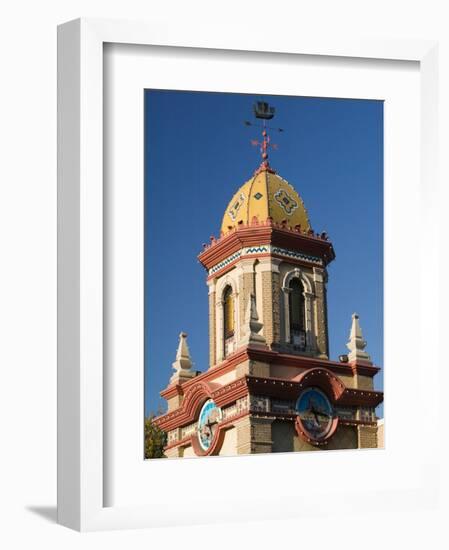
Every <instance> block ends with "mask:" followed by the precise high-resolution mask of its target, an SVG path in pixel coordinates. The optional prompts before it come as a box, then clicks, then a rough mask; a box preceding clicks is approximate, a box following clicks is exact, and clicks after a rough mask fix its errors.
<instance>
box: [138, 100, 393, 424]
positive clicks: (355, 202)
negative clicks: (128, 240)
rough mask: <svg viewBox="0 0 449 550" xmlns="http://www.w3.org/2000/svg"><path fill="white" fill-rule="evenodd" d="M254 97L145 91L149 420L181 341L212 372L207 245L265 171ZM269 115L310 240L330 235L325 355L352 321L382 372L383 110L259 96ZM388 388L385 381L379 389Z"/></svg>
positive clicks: (333, 351)
mask: <svg viewBox="0 0 449 550" xmlns="http://www.w3.org/2000/svg"><path fill="white" fill-rule="evenodd" d="M257 99H261V98H260V96H257V95H242V94H218V93H202V92H174V91H162V90H146V91H145V286H146V293H145V413H146V414H148V413H149V412H150V411H156V410H157V409H158V408H160V409H162V410H165V401H164V400H162V399H161V398H160V397H159V392H160V391H161V390H162V389H163V388H165V387H166V385H167V383H168V380H169V378H170V376H171V374H172V372H173V371H172V368H171V364H172V362H173V361H174V359H175V354H176V349H177V344H178V335H179V333H180V332H181V331H185V332H187V333H188V343H189V347H190V352H191V355H192V359H193V361H194V363H195V368H196V369H197V370H201V371H204V370H206V369H207V367H208V342H209V340H208V296H207V286H206V273H205V270H204V268H203V267H202V266H201V265H200V263H199V262H198V260H197V255H198V254H199V252H201V250H202V243H205V242H208V240H209V237H210V236H211V235H216V236H218V234H219V231H220V226H221V220H222V217H223V213H224V210H225V208H226V206H227V204H228V202H229V201H230V199H231V198H232V195H233V194H234V193H235V191H236V190H237V189H238V188H239V187H240V185H242V183H243V182H245V181H246V180H247V179H248V178H249V177H250V176H251V175H252V173H253V171H254V170H255V168H257V166H258V165H259V163H260V157H259V150H258V148H255V147H253V146H251V139H254V138H259V137H260V135H259V134H260V132H259V130H258V129H257V128H248V127H246V126H245V125H244V121H245V120H251V119H253V116H252V105H253V103H254V101H255V100H257ZM263 99H264V100H265V101H268V102H269V103H270V104H272V105H274V106H275V108H276V116H275V118H274V119H273V120H272V121H271V123H272V125H273V126H276V127H281V128H283V129H284V132H283V133H276V134H274V133H273V134H272V142H276V143H277V144H278V150H276V151H272V152H271V153H270V162H271V165H272V166H273V168H274V169H275V170H276V171H277V172H278V173H279V174H280V175H281V176H282V177H283V178H285V179H286V180H288V181H289V182H290V183H291V184H292V185H293V186H294V187H295V189H296V190H297V191H298V193H299V194H300V195H301V197H302V199H303V201H304V204H305V206H306V208H307V210H308V213H309V218H310V222H311V225H312V227H313V229H314V230H315V231H326V232H327V233H328V234H329V237H330V239H331V241H332V243H333V245H334V249H335V252H336V260H334V262H332V263H331V264H330V266H329V268H328V272H329V283H328V318H329V339H330V355H331V358H333V359H336V358H337V357H338V355H339V354H341V353H345V352H346V351H347V350H346V346H345V344H346V342H347V340H348V335H349V329H350V324H351V314H352V313H353V312H357V313H358V314H359V315H360V323H361V327H362V331H363V334H364V337H365V339H366V340H367V341H368V346H367V351H368V353H370V354H371V358H372V360H373V361H374V363H375V364H377V365H379V366H382V365H383V103H382V102H381V101H371V100H352V99H327V98H309V97H285V96H264V97H263ZM375 386H376V389H382V387H383V375H382V374H381V375H378V376H377V377H376V381H375Z"/></svg>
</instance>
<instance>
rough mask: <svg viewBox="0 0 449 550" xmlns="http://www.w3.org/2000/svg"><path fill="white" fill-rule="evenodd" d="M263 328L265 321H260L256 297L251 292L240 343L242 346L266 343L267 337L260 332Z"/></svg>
mask: <svg viewBox="0 0 449 550" xmlns="http://www.w3.org/2000/svg"><path fill="white" fill-rule="evenodd" d="M262 328H263V323H260V322H259V315H258V314H257V307H256V297H255V296H254V294H250V295H249V299H248V304H247V306H246V312H245V320H244V324H243V337H242V339H241V340H240V342H239V344H240V345H241V346H245V345H250V344H258V345H265V344H266V340H265V338H264V337H263V336H262V335H261V334H259V332H260V331H261V330H262Z"/></svg>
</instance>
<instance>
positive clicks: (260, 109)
mask: <svg viewBox="0 0 449 550" xmlns="http://www.w3.org/2000/svg"><path fill="white" fill-rule="evenodd" d="M274 113H275V108H274V107H271V106H270V105H269V104H268V103H267V102H266V101H256V103H254V116H255V117H256V118H258V119H261V120H262V125H258V124H254V123H253V122H249V121H245V124H246V126H257V127H259V128H262V141H259V140H257V139H252V140H251V143H252V145H254V146H258V145H260V153H261V156H262V162H261V163H260V166H259V168H258V169H257V170H256V172H255V173H256V174H258V173H259V172H262V171H268V172H271V173H273V174H274V173H275V171H274V170H273V169H272V168H271V166H270V163H269V161H268V148H269V147H272V148H273V149H277V144H276V143H271V140H270V136H269V135H268V132H267V129H270V130H276V131H278V132H283V130H282V128H270V127H269V126H267V124H266V121H267V120H271V119H272V118H273V117H274Z"/></svg>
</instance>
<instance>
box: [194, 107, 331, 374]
mask: <svg viewBox="0 0 449 550" xmlns="http://www.w3.org/2000/svg"><path fill="white" fill-rule="evenodd" d="M270 109H273V108H270V107H268V106H267V104H265V103H264V102H258V103H257V104H256V107H255V113H256V117H258V118H261V119H262V120H263V125H262V141H261V142H258V141H257V142H255V143H257V144H258V145H260V148H261V154H262V162H261V164H260V166H259V167H258V169H257V170H256V171H255V173H254V175H253V176H252V177H251V178H250V179H249V180H248V181H246V182H245V183H244V184H243V185H242V186H241V187H240V188H239V190H238V191H237V192H236V193H235V194H234V196H233V197H232V199H231V201H230V202H229V204H228V206H227V208H226V210H225V213H224V215H223V220H222V224H221V235H220V238H219V239H214V238H212V239H211V243H210V244H209V245H205V246H204V251H203V252H202V253H201V254H200V255H199V260H200V262H201V263H202V264H203V266H204V267H205V268H206V269H207V284H208V287H209V344H210V358H209V366H210V367H214V366H215V365H217V364H219V363H220V362H221V361H222V360H223V359H224V358H225V357H227V356H228V355H229V354H231V353H232V352H233V351H235V350H236V349H237V348H238V347H239V345H240V343H241V339H242V337H243V331H244V329H243V320H244V312H245V311H246V307H247V303H248V300H249V299H250V296H251V295H253V296H254V298H255V308H256V310H257V315H258V318H259V321H260V322H261V323H262V329H261V334H262V335H263V337H264V339H265V343H266V346H267V347H268V348H269V349H270V350H276V351H279V352H283V353H289V354H293V355H305V356H310V357H319V358H323V359H326V358H328V357H329V344H328V330H327V304H326V283H327V271H326V267H327V265H328V264H329V263H330V262H331V261H332V260H333V259H334V258H335V254H334V250H333V247H332V244H331V242H330V241H329V239H328V237H327V235H326V233H321V234H317V233H315V232H314V231H313V230H312V228H311V225H310V222H309V217H308V214H307V211H306V208H305V206H304V203H303V201H302V199H301V197H300V196H299V195H298V193H297V192H296V190H295V189H294V188H293V187H292V186H291V185H290V184H289V183H288V182H287V181H286V180H285V179H283V178H282V177H281V176H280V175H279V174H277V173H276V172H275V170H273V168H272V167H271V166H270V163H269V160H268V149H269V147H270V145H271V142H270V137H269V135H268V127H267V125H266V120H267V119H269V118H272V116H273V115H274V110H270ZM247 124H250V123H247Z"/></svg>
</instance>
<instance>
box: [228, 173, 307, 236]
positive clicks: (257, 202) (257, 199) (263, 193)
mask: <svg viewBox="0 0 449 550" xmlns="http://www.w3.org/2000/svg"><path fill="white" fill-rule="evenodd" d="M254 217H257V218H258V220H259V221H265V220H266V219H267V218H268V217H271V218H273V221H274V222H275V223H282V222H286V223H287V225H289V226H290V227H295V226H296V225H300V226H301V229H302V230H303V231H309V229H311V227H310V223H309V217H308V215H307V210H306V209H305V206H304V203H303V202H302V199H301V197H300V196H299V195H298V193H297V192H296V191H295V189H294V188H293V187H292V186H291V185H290V184H289V183H288V181H286V180H284V179H283V178H281V176H279V175H278V174H276V173H275V172H274V171H273V170H271V169H270V168H262V169H259V170H258V171H257V172H256V173H255V174H254V176H253V177H252V178H251V179H249V180H248V181H247V182H245V183H244V184H243V185H242V186H241V187H240V189H239V190H238V191H237V193H236V194H235V195H234V196H233V197H232V200H231V202H230V203H229V204H228V207H227V208H226V211H225V213H224V216H223V222H222V224H221V231H222V233H228V232H229V231H231V230H232V229H233V228H234V227H237V226H238V225H240V224H242V223H243V224H248V223H251V222H252V220H253V218H254Z"/></svg>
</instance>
